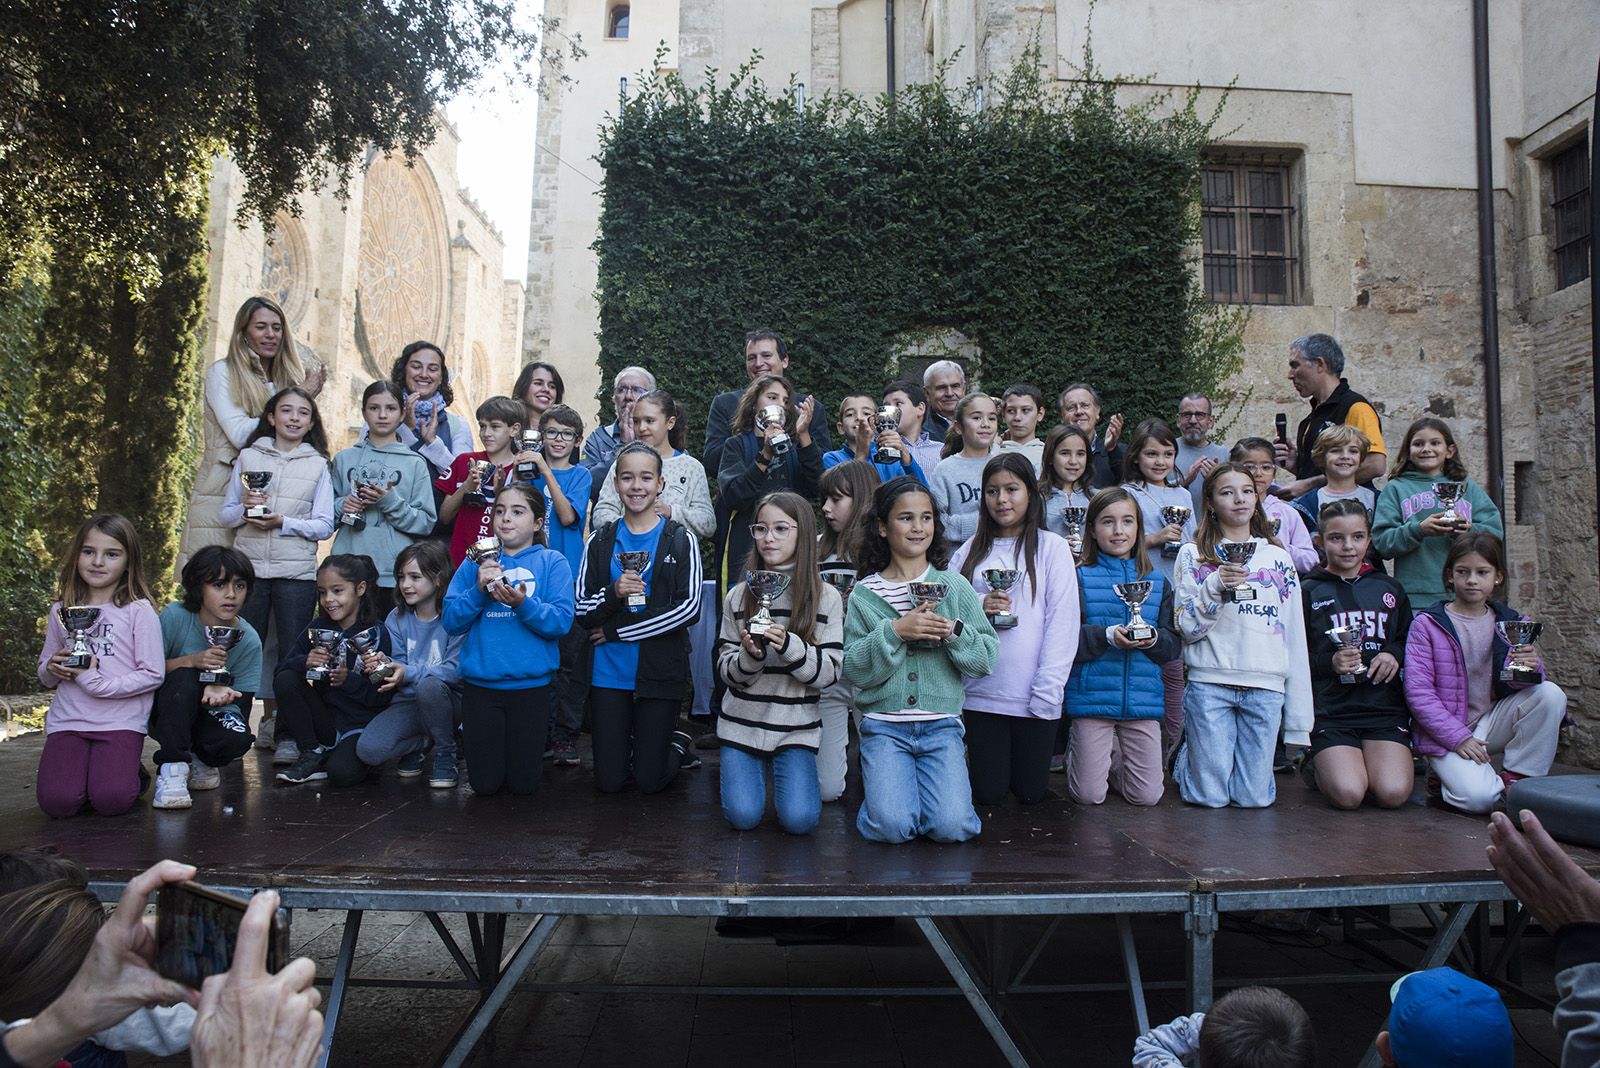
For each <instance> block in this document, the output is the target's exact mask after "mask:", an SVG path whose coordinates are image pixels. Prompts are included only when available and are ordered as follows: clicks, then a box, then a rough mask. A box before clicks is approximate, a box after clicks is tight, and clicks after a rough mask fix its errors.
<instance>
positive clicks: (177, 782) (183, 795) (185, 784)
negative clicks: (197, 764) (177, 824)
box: [150, 763, 194, 808]
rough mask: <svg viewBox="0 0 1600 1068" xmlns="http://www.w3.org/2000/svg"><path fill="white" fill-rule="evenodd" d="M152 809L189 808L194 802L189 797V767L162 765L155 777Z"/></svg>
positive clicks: (185, 765)
mask: <svg viewBox="0 0 1600 1068" xmlns="http://www.w3.org/2000/svg"><path fill="white" fill-rule="evenodd" d="M150 804H151V807H153V808H189V807H190V806H191V805H193V804H194V800H193V799H192V798H191V797H190V796H189V765H187V764H176V763H174V764H163V765H161V771H160V774H158V775H157V776H156V796H155V800H154V801H152V802H151V803H150Z"/></svg>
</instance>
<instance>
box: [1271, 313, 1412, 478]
mask: <svg viewBox="0 0 1600 1068" xmlns="http://www.w3.org/2000/svg"><path fill="white" fill-rule="evenodd" d="M1343 375H1344V350H1343V349H1341V348H1340V347H1339V343H1338V342H1337V341H1335V340H1334V339H1333V338H1332V337H1330V336H1329V335H1327V334H1309V335H1307V336H1305V337H1298V338H1295V339H1294V340H1293V341H1291V342H1290V343H1289V382H1290V384H1292V385H1293V386H1294V391H1295V392H1296V393H1298V394H1300V396H1302V397H1304V398H1306V401H1307V402H1308V403H1309V404H1310V405H1311V414H1310V415H1308V416H1306V417H1305V418H1304V419H1302V420H1300V426H1299V429H1298V430H1296V431H1295V436H1294V444H1292V445H1290V444H1288V443H1286V442H1279V443H1278V445H1277V461H1278V466H1279V467H1283V468H1287V469H1288V470H1290V471H1293V472H1294V477H1295V481H1293V482H1291V483H1290V484H1289V485H1287V486H1283V487H1280V488H1279V489H1278V490H1277V493H1278V495H1279V496H1280V497H1286V498H1289V499H1291V500H1292V499H1294V498H1295V497H1298V496H1300V495H1301V494H1302V493H1309V492H1310V491H1311V490H1314V489H1316V488H1317V487H1318V486H1321V485H1322V484H1323V483H1325V482H1327V481H1328V480H1327V478H1326V476H1324V475H1323V474H1322V472H1321V471H1318V470H1317V465H1316V463H1315V462H1313V461H1312V459H1311V446H1312V445H1314V444H1316V440H1317V435H1318V434H1321V433H1322V432H1323V431H1324V430H1326V429H1328V428H1329V427H1330V426H1338V425H1339V424H1340V423H1344V424H1346V425H1349V426H1353V427H1355V428H1356V429H1357V430H1359V431H1361V432H1362V433H1363V434H1365V435H1366V436H1367V440H1368V441H1370V442H1371V443H1372V451H1371V452H1369V453H1368V454H1367V458H1366V459H1365V460H1364V461H1362V464H1361V467H1360V469H1359V470H1358V471H1357V472H1356V481H1358V482H1361V483H1363V484H1365V483H1368V482H1371V481H1372V480H1373V479H1375V478H1381V477H1382V476H1383V467H1384V461H1385V460H1387V459H1388V457H1387V455H1385V453H1384V449H1383V425H1382V424H1381V423H1380V422H1379V421H1378V412H1377V409H1375V408H1373V406H1372V404H1371V402H1369V401H1368V400H1367V398H1365V397H1363V396H1362V395H1361V394H1359V393H1357V392H1356V391H1355V390H1353V389H1351V388H1350V383H1349V382H1348V381H1346V380H1345V379H1344V378H1343V377H1342V376H1343Z"/></svg>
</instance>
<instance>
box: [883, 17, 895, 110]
mask: <svg viewBox="0 0 1600 1068" xmlns="http://www.w3.org/2000/svg"><path fill="white" fill-rule="evenodd" d="M883 30H884V32H883V52H884V58H885V60H886V61H887V63H888V67H889V78H888V81H886V82H885V83H884V84H885V85H887V86H888V87H889V99H890V100H893V99H894V0H883Z"/></svg>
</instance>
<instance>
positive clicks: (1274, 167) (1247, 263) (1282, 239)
mask: <svg viewBox="0 0 1600 1068" xmlns="http://www.w3.org/2000/svg"><path fill="white" fill-rule="evenodd" d="M1290 166H1291V161H1290V160H1289V159H1287V158H1285V157H1281V156H1269V157H1258V158H1255V159H1248V160H1246V159H1238V158H1227V159H1215V160H1207V161H1206V162H1205V164H1204V166H1203V167H1202V169H1201V183H1202V184H1201V199H1200V218H1201V242H1202V250H1203V257H1202V267H1203V269H1204V274H1205V286H1206V295H1207V296H1208V297H1210V298H1211V299H1212V300H1214V301H1217V302H1218V303H1222V304H1298V303H1300V299H1301V296H1300V258H1299V247H1298V245H1299V241H1298V237H1297V234H1296V227H1295V217H1294V213H1295V209H1294V203H1293V199H1294V198H1293V196H1292V194H1291V192H1290V189H1291V186H1290Z"/></svg>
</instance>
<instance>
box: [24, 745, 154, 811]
mask: <svg viewBox="0 0 1600 1068" xmlns="http://www.w3.org/2000/svg"><path fill="white" fill-rule="evenodd" d="M143 753H144V735H143V734H140V733H139V732H138V731H52V732H50V734H49V735H47V736H46V737H45V740H44V752H43V753H42V754H41V755H40V757H39V781H38V784H37V789H38V793H39V807H40V808H42V809H44V811H45V815H47V816H51V817H53V818H55V819H64V818H65V817H67V816H76V815H77V814H78V813H79V812H81V811H83V805H84V802H86V801H87V802H88V803H89V805H90V806H91V807H93V809H94V810H95V811H96V812H98V813H99V814H100V815H102V816H120V815H122V813H124V812H126V811H128V810H129V809H130V808H132V807H133V803H134V802H135V801H137V800H138V799H139V791H140V789H141V788H142V786H143V784H142V783H141V782H140V781H139V764H140V762H141V761H142V759H143Z"/></svg>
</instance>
